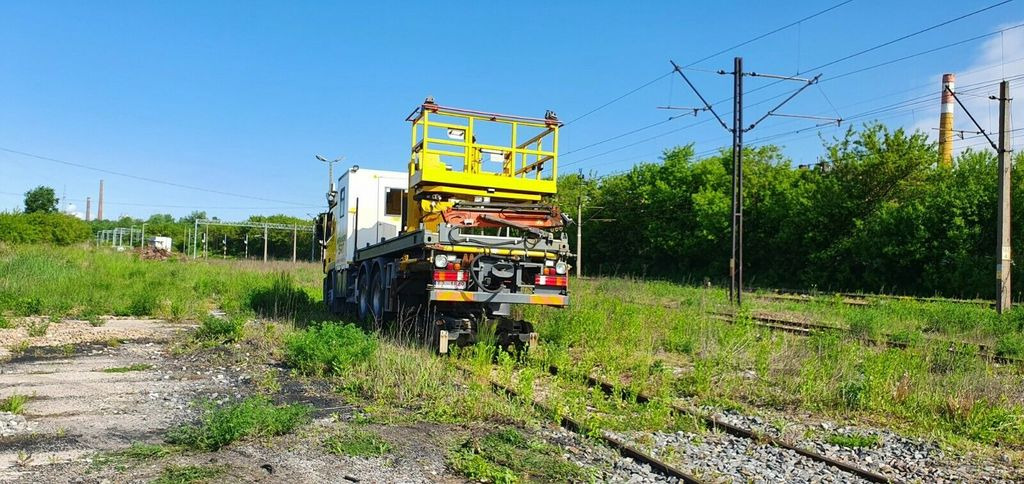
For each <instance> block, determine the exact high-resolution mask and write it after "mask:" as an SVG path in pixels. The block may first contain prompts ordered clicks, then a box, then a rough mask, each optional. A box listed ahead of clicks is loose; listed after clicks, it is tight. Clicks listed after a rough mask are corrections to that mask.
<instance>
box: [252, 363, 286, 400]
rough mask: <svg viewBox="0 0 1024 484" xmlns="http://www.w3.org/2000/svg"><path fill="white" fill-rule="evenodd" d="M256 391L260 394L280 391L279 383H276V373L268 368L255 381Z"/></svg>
mask: <svg viewBox="0 0 1024 484" xmlns="http://www.w3.org/2000/svg"><path fill="white" fill-rule="evenodd" d="M256 389H257V390H259V391H260V393H265V394H270V395H272V394H275V393H278V392H280V391H281V382H279V381H277V371H276V370H274V369H273V368H268V369H266V370H264V371H263V373H262V374H260V376H259V378H258V379H256Z"/></svg>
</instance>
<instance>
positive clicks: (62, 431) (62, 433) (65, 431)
mask: <svg viewBox="0 0 1024 484" xmlns="http://www.w3.org/2000/svg"><path fill="white" fill-rule="evenodd" d="M56 433H57V437H58V438H62V437H64V436H65V435H67V434H68V429H66V428H64V427H57V432H56Z"/></svg>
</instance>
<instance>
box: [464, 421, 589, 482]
mask: <svg viewBox="0 0 1024 484" xmlns="http://www.w3.org/2000/svg"><path fill="white" fill-rule="evenodd" d="M448 460H449V462H450V463H451V466H452V467H453V468H454V469H455V470H456V471H458V472H461V473H462V474H463V475H465V476H466V477H468V478H470V479H473V480H478V481H484V482H495V483H510V482H518V481H520V480H536V481H543V482H570V481H573V482H580V481H588V480H591V479H593V478H594V477H595V476H592V475H590V473H588V472H587V471H586V470H585V469H583V468H581V467H579V466H578V465H576V464H573V463H571V462H569V461H567V460H565V459H564V458H563V457H562V455H561V452H560V451H559V449H558V448H557V447H555V446H552V445H550V444H547V443H544V442H540V441H534V440H530V439H527V438H526V437H525V436H523V434H521V433H520V432H519V431H518V430H516V429H514V428H504V429H500V430H496V431H494V432H491V433H489V434H487V435H485V436H484V437H483V438H481V439H468V440H466V441H464V442H463V443H462V444H461V445H459V446H457V447H455V448H453V449H451V451H450V452H449V454H448Z"/></svg>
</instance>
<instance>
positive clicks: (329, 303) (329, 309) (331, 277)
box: [324, 271, 334, 313]
mask: <svg viewBox="0 0 1024 484" xmlns="http://www.w3.org/2000/svg"><path fill="white" fill-rule="evenodd" d="M333 280H334V271H331V272H328V273H327V277H324V306H327V312H329V313H334V304H333V302H334V301H331V293H330V291H329V288H330V287H331V283H332V281H333Z"/></svg>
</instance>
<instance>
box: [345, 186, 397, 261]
mask: <svg viewBox="0 0 1024 484" xmlns="http://www.w3.org/2000/svg"><path fill="white" fill-rule="evenodd" d="M408 188H409V174H408V173H406V172H404V171H384V170H368V169H365V168H359V166H353V167H352V168H350V169H348V170H347V171H345V173H343V174H342V175H341V176H340V177H339V178H338V185H337V192H338V194H337V204H336V205H335V206H334V210H336V211H337V212H336V213H334V214H332V215H333V216H334V217H335V222H336V223H337V224H338V225H337V227H338V231H337V236H338V241H337V247H336V250H337V253H336V254H335V260H336V261H337V263H338V264H348V263H349V262H350V261H351V260H352V258H353V257H354V256H355V248H356V245H355V244H359V247H366V246H367V245H371V244H376V243H379V242H380V241H382V240H387V239H391V238H394V237H397V236H398V235H399V234H401V232H402V211H403V210H405V192H406V190H408ZM357 204H358V209H359V216H358V223H359V227H358V230H357V229H356V218H357V217H356V207H357Z"/></svg>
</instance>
